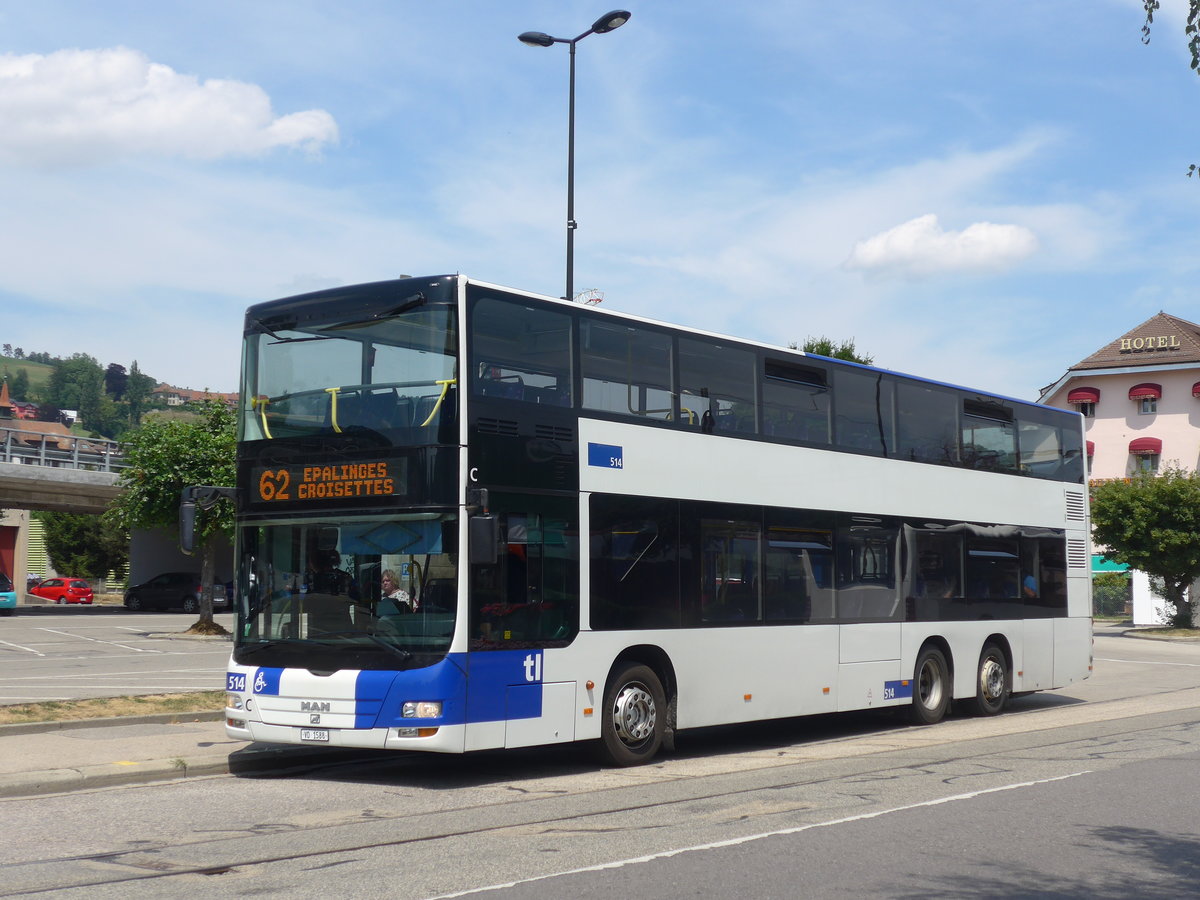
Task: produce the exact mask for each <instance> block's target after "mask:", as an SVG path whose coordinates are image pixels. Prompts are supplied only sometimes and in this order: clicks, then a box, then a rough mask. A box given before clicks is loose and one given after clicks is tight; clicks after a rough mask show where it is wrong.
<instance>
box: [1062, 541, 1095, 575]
mask: <svg viewBox="0 0 1200 900" xmlns="http://www.w3.org/2000/svg"><path fill="white" fill-rule="evenodd" d="M1090 562H1091V558H1090V555H1089V554H1088V542H1087V541H1085V540H1084V539H1083V538H1067V568H1068V569H1087V568H1089V563H1090Z"/></svg>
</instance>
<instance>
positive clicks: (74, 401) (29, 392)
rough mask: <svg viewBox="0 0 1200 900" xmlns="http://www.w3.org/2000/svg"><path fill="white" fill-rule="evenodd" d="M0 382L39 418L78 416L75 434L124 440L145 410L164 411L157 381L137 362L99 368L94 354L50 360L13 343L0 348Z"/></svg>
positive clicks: (44, 354) (50, 419) (41, 353)
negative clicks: (66, 412) (35, 409)
mask: <svg viewBox="0 0 1200 900" xmlns="http://www.w3.org/2000/svg"><path fill="white" fill-rule="evenodd" d="M0 350H2V351H3V352H2V354H0V379H2V380H3V381H5V382H7V384H8V393H9V397H10V399H12V400H14V401H20V402H26V403H34V404H36V405H37V406H38V415H37V417H38V419H40V420H41V421H43V422H55V421H60V420H61V417H62V410H65V409H71V410H75V411H76V412H77V413H78V416H79V417H78V420H77V421H76V428H75V430H76V431H81V432H82V433H85V434H88V435H92V436H97V437H106V438H114V439H120V438H121V437H123V436H124V435H125V434H126V432H128V431H130V430H132V429H136V428H137V427H138V426H139V425H140V424H141V420H142V416H143V415H145V413H146V412H147V411H149V410H150V409H154V408H160V407H161V408H165V407H166V404H165V403H164V402H162V401H157V400H155V398H154V396H153V392H154V389H155V388H156V387H157V386H158V384H159V382H158V381H156V380H155V379H154V378H152V377H151V376H149V375H147V374H145V373H144V372H142V371H141V369H140V368H138V363H137V360H133V361H132V363H131V364H130V365H129V367H128V368H126V366H125V365H123V364H121V363H115V362H114V363H109V364H108V365H107V366H103V365H101V363H100V361H99V360H97V359H96V358H95V357H94V356H90V355H88V354H86V353H73V354H71V356H69V357H65V358H64V357H58V356H51V355H50V354H49V353H46V352H44V351H33V352H26V351H25V350H24V349H23V348H21V347H13V346H12V345H11V344H4V345H3V346H0Z"/></svg>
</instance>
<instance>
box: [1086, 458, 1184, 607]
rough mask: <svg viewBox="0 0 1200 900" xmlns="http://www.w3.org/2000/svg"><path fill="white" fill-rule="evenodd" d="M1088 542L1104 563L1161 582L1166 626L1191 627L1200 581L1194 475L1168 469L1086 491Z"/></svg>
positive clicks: (1107, 483) (1175, 468) (1103, 484)
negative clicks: (1093, 544)
mask: <svg viewBox="0 0 1200 900" xmlns="http://www.w3.org/2000/svg"><path fill="white" fill-rule="evenodd" d="M1092 537H1093V539H1094V540H1095V542H1096V544H1097V545H1098V546H1103V547H1105V548H1107V549H1105V550H1104V558H1105V559H1107V560H1110V561H1112V562H1118V563H1125V564H1126V565H1128V566H1130V567H1131V568H1134V569H1140V570H1141V571H1143V572H1146V573H1147V574H1149V575H1150V576H1151V577H1152V578H1161V579H1162V585H1163V597H1164V598H1165V599H1166V600H1168V601H1169V602H1170V604H1171V606H1172V607H1173V608H1172V609H1170V610H1168V611H1167V612H1168V615H1169V616H1170V622H1171V626H1172V627H1174V628H1190V627H1192V608H1191V602H1190V600H1191V598H1190V597H1189V589H1190V587H1191V584H1192V582H1194V581H1195V580H1196V579H1197V578H1200V473H1197V472H1187V471H1184V470H1183V469H1180V468H1177V467H1174V466H1171V467H1168V468H1166V469H1165V470H1163V472H1162V473H1161V474H1159V475H1157V476H1156V475H1152V474H1150V473H1148V472H1144V473H1141V474H1138V475H1135V476H1133V477H1132V478H1129V479H1124V480H1120V479H1118V480H1114V481H1108V482H1104V483H1101V484H1098V485H1096V486H1095V487H1094V488H1093V489H1092Z"/></svg>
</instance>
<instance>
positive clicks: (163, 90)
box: [0, 47, 338, 166]
mask: <svg viewBox="0 0 1200 900" xmlns="http://www.w3.org/2000/svg"><path fill="white" fill-rule="evenodd" d="M0 121H3V122H4V128H3V129H0V160H5V161H7V162H10V163H17V164H27V165H35V166H47V165H50V166H55V165H58V166H64V165H86V164H91V163H95V162H103V161H107V160H110V159H115V158H121V157H126V156H146V155H150V156H164V157H185V158H189V159H217V158H220V157H224V156H254V155H258V154H262V153H265V152H267V151H269V150H272V149H274V148H276V147H298V148H302V149H305V150H309V151H315V150H318V149H320V148H321V147H322V146H323V145H325V144H328V143H333V142H336V141H337V139H338V128H337V123H336V122H335V121H334V119H333V117H332V116H331V115H330V114H329V113H328V112H326V111H325V110H321V109H310V110H304V111H302V112H297V113H292V114H291V115H285V116H280V117H276V116H275V114H274V112H273V111H272V109H271V99H270V97H269V96H268V95H267V93H266V92H265V91H264V90H263V89H262V88H261V87H259V86H258V85H255V84H248V83H246V82H241V81H231V80H225V79H215V78H214V79H208V80H206V81H201V80H199V79H198V78H197V77H196V76H194V75H184V74H181V73H179V72H176V71H175V70H174V69H172V68H171V67H170V66H166V65H163V64H161V63H155V62H152V61H151V60H149V59H148V58H147V57H146V56H145V55H144V54H142V53H139V52H138V51H136V50H130V49H128V48H124V47H117V48H113V49H107V50H59V51H56V52H54V53H50V54H47V55H41V54H27V55H23V56H18V55H14V54H0Z"/></svg>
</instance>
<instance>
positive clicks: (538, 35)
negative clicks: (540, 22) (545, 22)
mask: <svg viewBox="0 0 1200 900" xmlns="http://www.w3.org/2000/svg"><path fill="white" fill-rule="evenodd" d="M517 40H518V41H520V42H521V43H522V44H525V45H527V46H530V47H549V46H550V45H551V44H553V43H554V38H552V37H550V35H548V34H543V33H542V32H540V31H526V32H522V33H521V34H519V35H517Z"/></svg>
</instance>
